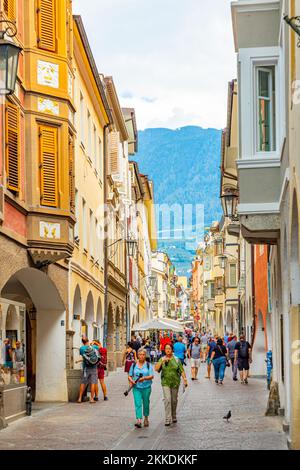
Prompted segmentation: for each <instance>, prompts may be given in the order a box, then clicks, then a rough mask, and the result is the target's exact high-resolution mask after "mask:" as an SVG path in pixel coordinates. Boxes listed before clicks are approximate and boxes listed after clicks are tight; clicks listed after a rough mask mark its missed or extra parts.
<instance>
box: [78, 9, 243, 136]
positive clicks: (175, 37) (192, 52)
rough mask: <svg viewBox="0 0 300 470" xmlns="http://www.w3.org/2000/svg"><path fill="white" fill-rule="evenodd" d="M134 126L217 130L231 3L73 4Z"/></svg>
mask: <svg viewBox="0 0 300 470" xmlns="http://www.w3.org/2000/svg"><path fill="white" fill-rule="evenodd" d="M73 5H74V13H76V14H80V15H81V16H82V18H83V21H84V24H85V28H86V31H87V34H88V37H89V41H90V44H91V47H92V50H93V53H94V56H95V59H96V62H97V65H98V70H99V72H100V73H104V74H105V75H112V76H113V77H114V80H115V84H116V86H117V90H118V93H119V97H120V101H121V104H122V106H124V107H125V106H126V107H127V106H128V107H134V108H135V109H136V113H137V119H138V127H139V129H145V128H147V127H168V128H172V129H174V128H177V127H182V126H185V125H198V126H202V127H216V128H222V127H224V126H225V124H226V107H227V84H228V81H229V80H232V79H233V78H235V76H236V57H235V53H234V47H233V36H232V27H231V13H230V1H229V0H105V1H102V0H73Z"/></svg>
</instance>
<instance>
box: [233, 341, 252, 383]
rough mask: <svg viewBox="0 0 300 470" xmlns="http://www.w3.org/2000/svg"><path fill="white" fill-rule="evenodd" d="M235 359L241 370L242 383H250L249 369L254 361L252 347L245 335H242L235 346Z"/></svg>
mask: <svg viewBox="0 0 300 470" xmlns="http://www.w3.org/2000/svg"><path fill="white" fill-rule="evenodd" d="M234 361H235V363H236V364H237V367H238V369H239V372H240V378H241V383H242V384H248V378H249V369H250V364H251V363H252V349H251V346H250V344H249V343H248V341H246V338H245V336H244V335H241V336H240V341H238V342H237V343H236V345H235V348H234Z"/></svg>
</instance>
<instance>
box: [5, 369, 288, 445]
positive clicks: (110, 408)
mask: <svg viewBox="0 0 300 470" xmlns="http://www.w3.org/2000/svg"><path fill="white" fill-rule="evenodd" d="M204 369H205V367H204V365H202V370H201V373H200V376H199V381H197V382H191V381H189V387H188V389H187V391H186V392H185V393H184V394H183V391H182V389H181V390H180V403H179V408H178V424H177V425H173V426H171V427H170V428H165V426H164V409H163V401H162V393H161V387H160V383H159V376H158V375H157V376H156V377H155V383H154V386H153V392H152V397H151V416H150V427H149V428H148V429H141V430H136V429H134V426H133V425H134V407H133V399H132V396H129V397H128V398H125V397H124V395H123V392H124V390H125V389H126V387H127V379H126V376H125V374H124V373H123V371H118V372H115V373H111V374H110V376H109V377H108V379H107V385H108V390H109V401H107V402H103V401H102V400H101V401H100V402H98V403H97V404H95V405H92V404H90V403H83V404H81V405H79V404H77V403H74V404H72V403H68V404H51V405H48V406H46V405H45V404H43V405H41V404H35V411H34V413H33V416H31V417H29V418H28V417H27V418H23V419H20V420H18V421H16V422H14V423H12V424H10V426H9V427H8V428H7V429H4V430H3V431H0V450H4V449H11V450H17V449H22V450H23V449H25V450H29V449H35V450H37V449H41V450H45V449H49V450H54V449H87V450H88V449H95V450H111V449H116V450H117V449H118V450H130V449H135V450H138V449H144V450H154V449H162V450H176V449H178V450H202V449H216V450H218V449H236V450H238V449H244V450H245V449H250V450H251V449H266V450H273V449H287V446H286V437H285V434H284V433H283V431H282V423H281V419H280V418H277V417H275V418H273V417H265V416H264V412H265V407H266V403H267V396H268V393H267V391H266V383H265V381H264V380H262V379H251V380H250V381H249V385H248V386H246V385H241V384H240V383H239V382H233V381H232V380H231V378H230V372H229V371H227V375H228V377H227V378H226V379H225V382H224V385H223V386H217V385H216V384H215V383H214V381H213V380H211V381H209V380H207V379H205V377H204V376H205V370H204ZM187 371H188V375H189V367H187ZM229 410H231V411H232V419H231V421H230V423H226V421H225V422H224V420H223V419H222V418H223V416H224V415H225V414H226V413H227V412H228V411H229Z"/></svg>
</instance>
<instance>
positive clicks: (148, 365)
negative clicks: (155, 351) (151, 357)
mask: <svg viewBox="0 0 300 470" xmlns="http://www.w3.org/2000/svg"><path fill="white" fill-rule="evenodd" d="M146 363H147V368H148V372H150V364H149V362H148V361H146ZM135 368H136V362H135V363H134V364H133V369H132V376H134V370H135Z"/></svg>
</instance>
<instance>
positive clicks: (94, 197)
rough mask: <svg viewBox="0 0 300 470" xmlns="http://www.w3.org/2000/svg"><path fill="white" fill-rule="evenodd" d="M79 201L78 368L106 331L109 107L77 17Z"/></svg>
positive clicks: (72, 330) (72, 329)
mask: <svg viewBox="0 0 300 470" xmlns="http://www.w3.org/2000/svg"><path fill="white" fill-rule="evenodd" d="M73 31H74V103H75V107H76V116H75V122H74V126H75V129H76V133H75V135H74V169H75V181H74V200H75V216H76V221H77V222H76V225H75V231H74V240H75V249H74V254H73V257H72V259H71V260H70V263H69V275H70V286H69V289H70V317H69V323H68V331H69V336H70V338H73V341H72V344H73V346H72V350H73V355H72V365H74V367H80V366H76V360H77V359H78V357H79V347H80V345H81V337H82V336H86V337H88V338H89V339H90V340H92V339H98V340H100V341H103V325H104V314H103V312H104V296H105V286H104V152H105V138H106V135H105V134H106V132H105V128H106V127H107V126H108V124H109V123H110V119H111V118H110V113H109V109H108V103H107V101H106V98H105V93H104V88H103V85H102V82H101V80H100V78H99V73H98V71H97V67H96V65H95V62H94V59H93V56H92V53H91V50H90V47H89V44H88V41H87V37H86V33H85V30H84V26H83V23H82V20H81V18H80V17H78V16H75V17H74V23H73Z"/></svg>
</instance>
